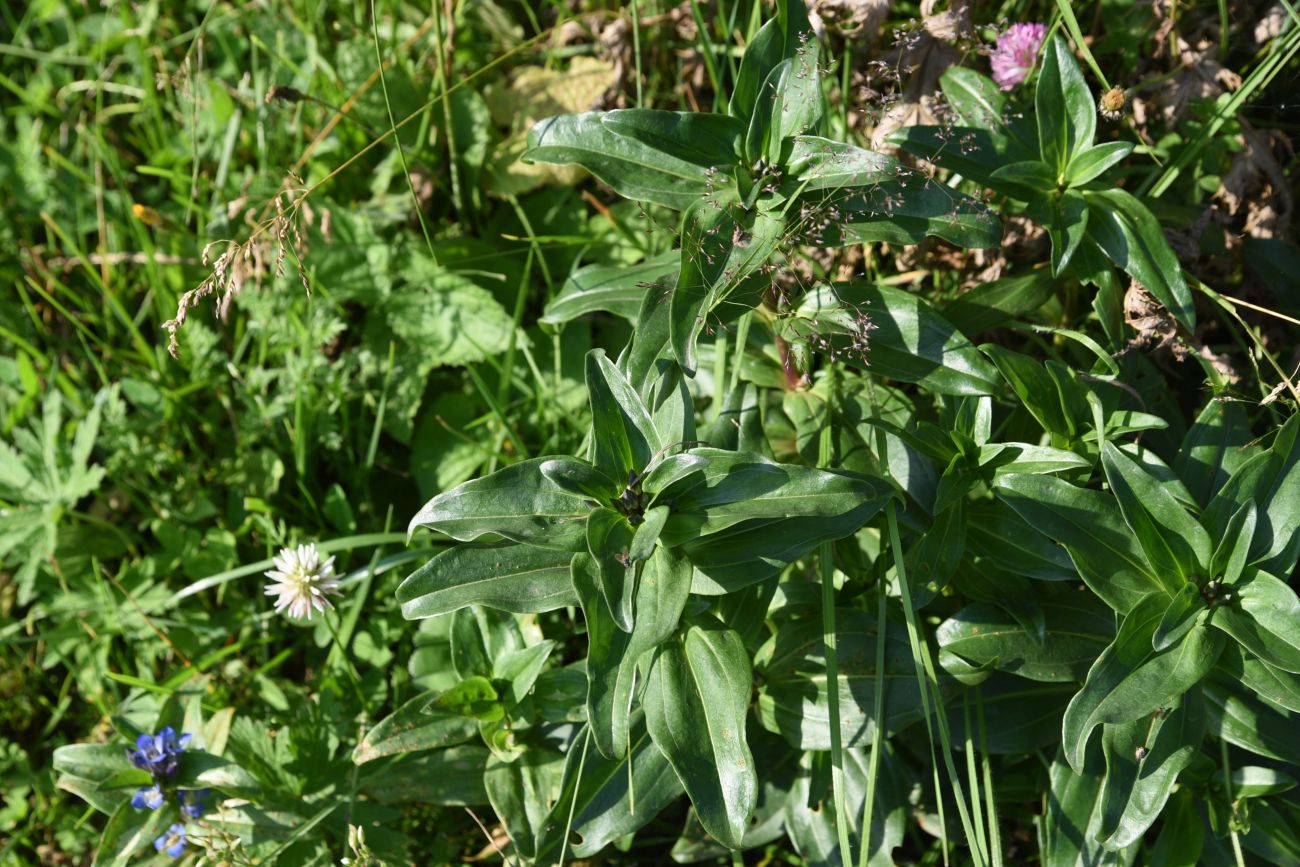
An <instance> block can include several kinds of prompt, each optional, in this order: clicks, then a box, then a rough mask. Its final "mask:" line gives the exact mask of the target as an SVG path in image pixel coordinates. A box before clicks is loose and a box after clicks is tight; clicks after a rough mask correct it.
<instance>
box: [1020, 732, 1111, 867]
mask: <svg viewBox="0 0 1300 867" xmlns="http://www.w3.org/2000/svg"><path fill="white" fill-rule="evenodd" d="M1105 771H1106V764H1105V761H1104V759H1103V758H1102V752H1101V749H1100V746H1099V745H1098V746H1094V748H1093V749H1090V750H1088V752H1087V762H1086V764H1085V765H1084V766H1083V767H1082V768H1080V769H1078V770H1076V769H1074V768H1072V767H1071V766H1070V764H1069V763H1068V762H1067V761H1066V760H1065V757H1064V756H1063V755H1062V754H1061V753H1060V752H1058V753H1057V756H1056V759H1055V760H1054V761H1053V762H1052V765H1051V768H1050V769H1049V771H1048V780H1049V786H1050V791H1049V793H1048V794H1047V797H1046V808H1045V810H1044V815H1043V820H1042V822H1043V824H1042V829H1043V830H1042V835H1041V850H1042V855H1041V859H1042V864H1043V867H1080V865H1085V864H1093V865H1101V864H1105V863H1107V853H1106V852H1105V850H1104V849H1103V848H1102V845H1101V842H1100V841H1099V840H1098V839H1097V834H1098V832H1099V831H1100V829H1101V820H1102V812H1101V795H1102V781H1103V778H1104V776H1105ZM1110 857H1111V860H1112V861H1115V862H1117V863H1121V864H1122V863H1126V860H1127V859H1125V858H1124V857H1123V856H1122V855H1121V856H1120V857H1118V858H1116V857H1114V856H1110Z"/></svg>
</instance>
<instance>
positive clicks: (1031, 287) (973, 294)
mask: <svg viewBox="0 0 1300 867" xmlns="http://www.w3.org/2000/svg"><path fill="white" fill-rule="evenodd" d="M1054 295H1056V286H1054V282H1053V281H1052V276H1050V274H1049V273H1048V272H1047V270H1045V269H1041V268H1040V269H1035V270H1031V272H1030V273H1027V274H1021V276H1015V277H1002V278H1001V279H995V281H993V282H989V283H980V285H979V286H975V287H974V289H971V290H970V291H969V292H963V294H961V295H958V296H957V298H956V299H953V300H952V302H949V303H948V304H946V305H945V307H944V308H943V309H941V311H940V313H941V315H943V317H944V318H945V320H948V321H949V322H952V324H953V325H956V326H957V328H958V329H961V330H962V333H963V334H966V337H970V338H974V337H975V335H976V334H980V333H982V331H987V330H989V329H992V328H997V326H998V325H1002V324H1004V322H1010V321H1013V320H1017V318H1021V317H1022V316H1026V315H1028V313H1034V312H1035V311H1037V309H1040V308H1041V307H1043V305H1044V304H1047V303H1048V302H1049V300H1050V299H1052V298H1053V296H1054Z"/></svg>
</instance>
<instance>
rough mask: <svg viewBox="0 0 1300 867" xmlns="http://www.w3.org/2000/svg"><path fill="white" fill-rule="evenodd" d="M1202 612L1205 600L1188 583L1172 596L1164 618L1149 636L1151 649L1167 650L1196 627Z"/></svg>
mask: <svg viewBox="0 0 1300 867" xmlns="http://www.w3.org/2000/svg"><path fill="white" fill-rule="evenodd" d="M1204 612H1205V600H1204V599H1202V598H1201V588H1200V587H1199V586H1198V585H1197V584H1195V583H1192V582H1190V581H1189V582H1188V583H1186V584H1184V585H1183V587H1182V589H1181V590H1179V591H1178V592H1177V593H1175V594H1174V598H1173V599H1172V600H1171V601H1170V602H1169V607H1168V608H1166V609H1165V613H1164V616H1162V617H1161V618H1160V625H1158V626H1157V627H1156V631H1155V632H1154V633H1153V634H1152V636H1151V647H1152V649H1154V650H1168V649H1169V648H1170V647H1172V646H1173V645H1174V644H1176V643H1177V642H1178V641H1180V640H1181V639H1182V637H1183V636H1184V635H1186V634H1187V633H1188V632H1189V631H1190V630H1191V629H1192V628H1193V627H1194V626H1195V625H1196V622H1197V620H1198V619H1199V618H1200V617H1201V615H1202V614H1203V613H1204Z"/></svg>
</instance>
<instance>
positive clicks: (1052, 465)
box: [979, 443, 1092, 475]
mask: <svg viewBox="0 0 1300 867" xmlns="http://www.w3.org/2000/svg"><path fill="white" fill-rule="evenodd" d="M979 465H980V469H981V470H982V471H985V472H988V471H990V470H991V471H993V472H994V473H995V474H997V475H1002V474H1005V473H1032V474H1038V473H1059V472H1064V471H1066V470H1079V469H1087V468H1088V467H1091V466H1092V461H1089V460H1088V459H1087V458H1084V457H1081V456H1079V455H1077V454H1075V453H1074V452H1071V451H1066V450H1065V449H1056V448H1052V447H1051V446H1036V445H1032V444H1030V443H989V444H988V445H985V446H983V447H981V448H980V453H979Z"/></svg>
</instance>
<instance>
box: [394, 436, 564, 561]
mask: <svg viewBox="0 0 1300 867" xmlns="http://www.w3.org/2000/svg"><path fill="white" fill-rule="evenodd" d="M557 460H558V461H569V460H572V459H571V458H565V457H559V458H534V459H532V460H527V461H520V462H519V463H517V464H511V465H510V466H508V467H505V468H503V469H500V470H497V471H496V472H495V473H492V474H491V475H490V476H484V477H483V478H481V479H473V480H472V481H468V482H465V483H464V484H462V485H457V486H456V487H454V488H452V489H451V490H450V491H447V492H445V493H442V494H439V495H438V496H436V497H434V498H433V499H432V500H430V501H429V502H427V503H425V504H424V507H423V508H422V509H420V511H419V512H417V513H416V515H415V517H414V518H412V519H411V525H410V530H409V532H412V533H413V532H414V531H415V528H416V527H427V528H429V529H430V530H436V531H438V532H440V533H446V534H447V535H448V536H451V537H452V538H453V539H458V540H460V541H462V542H468V541H470V540H472V539H477V538H478V537H479V536H483V535H486V534H496V535H498V536H504V537H505V538H507V539H511V540H514V541H516V542H525V543H527V544H529V545H536V546H538V547H541V548H552V549H555V550H558V551H570V552H572V551H581V550H582V549H583V548H585V547H586V530H585V525H584V523H583V522H584V521H585V520H586V517H587V512H589V511H590V506H588V505H587V503H586V499H585V498H584V497H583V496H582V495H580V494H575V493H573V492H572V491H567V490H565V489H563V488H561V487H560V486H559V485H557V484H555V483H554V482H553V481H551V480H550V479H548V478H547V477H546V476H545V475H544V474H543V473H542V464H543V463H546V462H547V461H557Z"/></svg>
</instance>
